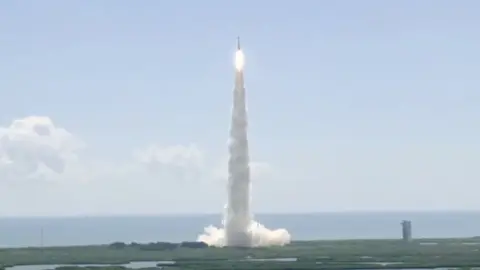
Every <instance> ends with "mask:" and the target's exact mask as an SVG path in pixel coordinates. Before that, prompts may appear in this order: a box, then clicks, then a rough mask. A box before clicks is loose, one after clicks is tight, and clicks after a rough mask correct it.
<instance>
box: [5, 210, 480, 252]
mask: <svg viewBox="0 0 480 270" xmlns="http://www.w3.org/2000/svg"><path fill="white" fill-rule="evenodd" d="M255 219H256V220H258V221H259V222H261V223H262V224H264V225H266V226H267V227H269V228H286V229H288V231H289V232H290V233H291V234H292V237H293V240H313V239H362V238H400V237H401V225H400V222H401V221H402V220H404V219H409V220H411V221H412V227H413V237H414V238H415V237H418V238H420V237H421V238H433V237H472V236H479V235H480V212H424V213H421V212H414V213H408V212H403V213H400V212H397V213H318V214H263V215H262V214H260V215H256V217H255ZM220 222H221V216H220V215H190V216H187V215H179V216H173V215H171V216H142V217H75V218H0V246H1V247H25V246H40V245H41V243H42V241H43V245H44V246H63V245H90V244H108V243H112V242H115V241H123V242H132V241H136V242H153V241H170V242H180V241H194V240H196V237H197V235H199V234H200V233H202V231H203V228H204V227H205V226H208V225H210V224H213V225H219V224H220ZM42 231H43V237H42ZM42 238H43V240H42Z"/></svg>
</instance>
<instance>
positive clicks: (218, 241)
mask: <svg viewBox="0 0 480 270" xmlns="http://www.w3.org/2000/svg"><path fill="white" fill-rule="evenodd" d="M224 223H225V221H223V222H222V224H224ZM248 233H249V234H250V237H251V240H252V247H268V246H284V245H286V244H288V243H290V241H291V236H290V234H289V233H288V231H287V230H286V229H276V230H271V229H268V228H266V227H265V226H264V225H262V224H260V223H258V222H256V221H254V220H252V221H251V222H250V226H249V228H248ZM197 241H199V242H204V243H205V244H207V245H209V246H214V247H225V246H226V241H225V228H222V227H220V228H218V227H215V226H212V225H210V226H208V227H206V228H205V230H204V233H203V234H201V235H199V236H198V238H197Z"/></svg>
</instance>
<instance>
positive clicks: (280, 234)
mask: <svg viewBox="0 0 480 270" xmlns="http://www.w3.org/2000/svg"><path fill="white" fill-rule="evenodd" d="M235 56H236V57H235V66H236V69H237V71H236V74H235V89H234V91H233V108H232V120H231V126H230V139H229V154H230V156H229V161H228V173H229V177H228V189H227V190H228V203H227V207H226V213H225V214H224V218H223V222H222V224H223V228H215V227H213V226H209V227H207V228H205V234H203V235H200V236H199V237H198V241H202V242H205V243H207V244H208V245H212V246H221V247H222V246H237V247H252V246H253V247H257V246H270V245H284V244H286V243H289V242H290V235H289V233H288V232H287V231H286V230H285V229H279V230H273V231H272V230H269V229H267V228H266V227H265V226H263V225H261V224H259V223H257V222H255V221H254V220H253V219H252V214H251V213H250V188H251V183H250V167H249V163H250V158H249V153H248V152H249V151H248V138H247V125H248V124H247V110H246V104H245V103H246V98H245V88H244V83H243V65H244V55H243V52H242V51H241V50H240V43H238V50H237V52H236V55H235Z"/></svg>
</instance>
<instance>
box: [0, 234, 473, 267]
mask: <svg viewBox="0 0 480 270" xmlns="http://www.w3.org/2000/svg"><path fill="white" fill-rule="evenodd" d="M246 258H247V260H246ZM274 258H295V259H296V261H282V262H280V261H262V260H264V259H274ZM252 259H257V260H259V261H252ZM139 261H163V262H168V261H172V262H175V264H174V265H173V266H171V265H170V266H168V268H171V269H226V268H225V267H227V268H230V269H232V267H234V268H233V269H399V268H402V269H406V268H438V267H462V268H470V267H480V238H479V237H473V238H445V239H416V240H414V241H412V242H410V243H406V242H403V241H401V240H393V239H383V240H377V239H375V240H374V239H365V240H315V241H295V242H292V243H291V244H289V245H287V246H284V247H268V248H251V249H238V248H213V247H195V246H194V247H185V246H181V245H174V244H171V243H170V244H169V243H150V244H136V243H133V244H124V243H115V244H110V245H96V246H69V247H43V248H40V247H29V248H3V249H0V262H1V264H0V269H1V267H2V265H3V267H7V266H14V265H66V264H105V265H107V264H108V265H112V264H115V265H120V264H127V263H129V262H139Z"/></svg>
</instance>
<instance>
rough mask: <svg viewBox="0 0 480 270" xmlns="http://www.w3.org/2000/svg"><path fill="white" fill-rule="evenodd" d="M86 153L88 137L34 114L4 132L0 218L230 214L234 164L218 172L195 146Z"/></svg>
mask: <svg viewBox="0 0 480 270" xmlns="http://www.w3.org/2000/svg"><path fill="white" fill-rule="evenodd" d="M84 148H86V144H85V143H84V142H83V141H82V140H81V139H80V138H78V137H77V136H75V135H74V134H72V133H70V132H69V131H67V130H66V129H65V128H63V127H60V126H58V125H57V124H56V123H54V122H53V121H52V120H51V119H50V118H48V117H42V116H29V117H25V118H22V119H17V120H14V121H12V122H11V123H10V124H9V125H7V126H6V127H0V197H2V198H3V200H4V203H2V204H0V215H77V214H91V213H94V214H105V213H107V214H128V213H144V214H146V213H162V212H163V213H168V212H173V213H174V212H205V211H210V212H211V211H215V210H218V211H221V209H222V205H223V203H224V188H225V185H224V183H223V181H226V177H224V176H225V175H226V172H227V163H226V162H221V163H220V166H216V167H215V166H211V165H210V163H211V160H209V159H208V158H207V157H206V156H205V153H204V152H203V151H202V150H201V148H199V147H198V146H197V145H195V144H176V145H162V144H161V143H153V144H150V145H148V146H147V147H144V148H137V149H135V150H134V151H132V152H131V153H132V155H131V156H125V157H124V158H121V157H120V158H115V159H114V158H112V159H111V160H108V159H107V160H99V159H97V158H96V157H94V156H91V155H88V154H89V153H87V152H84V151H82V150H83V149H84ZM100 150H102V149H100ZM107 156H108V155H107ZM115 160H117V161H115ZM118 160H123V161H121V162H119V161H118ZM224 161H226V160H224ZM251 168H252V179H254V180H255V179H264V178H268V177H269V175H270V174H271V168H270V166H269V165H268V164H266V163H256V162H252V163H251ZM215 177H217V180H221V181H222V182H218V181H214V180H215ZM26 180H28V181H26ZM185 197H188V198H189V199H188V200H185ZM192 200H193V201H196V203H193V204H192V203H191V201H192ZM13 205H14V207H12V206H13ZM170 205H175V207H174V208H171V207H168V206H170Z"/></svg>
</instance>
